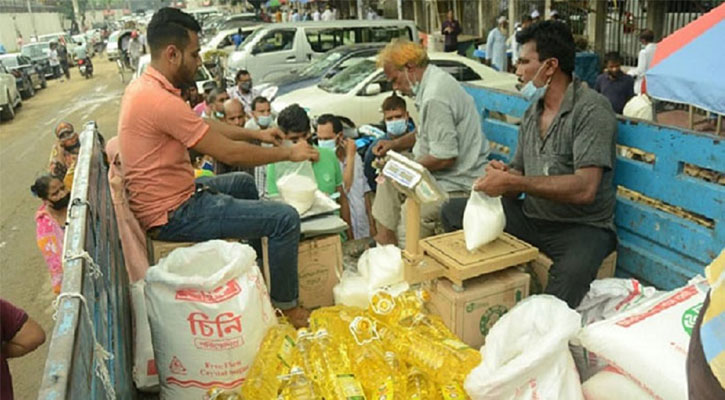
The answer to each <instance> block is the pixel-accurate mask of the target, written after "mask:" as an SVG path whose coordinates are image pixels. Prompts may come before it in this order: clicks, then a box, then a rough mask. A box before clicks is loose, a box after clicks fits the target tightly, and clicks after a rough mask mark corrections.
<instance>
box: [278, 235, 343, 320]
mask: <svg viewBox="0 0 725 400" xmlns="http://www.w3.org/2000/svg"><path fill="white" fill-rule="evenodd" d="M297 275H298V276H299V282H300V304H301V305H302V306H303V307H305V308H317V307H327V306H331V305H333V304H334V303H335V299H334V297H333V295H332V288H334V287H335V285H337V284H338V283H339V282H340V276H341V275H342V242H341V241H340V235H329V236H322V237H317V238H313V239H308V240H304V241H302V242H300V250H299V263H298V267H297ZM272 284H273V285H274V283H272Z"/></svg>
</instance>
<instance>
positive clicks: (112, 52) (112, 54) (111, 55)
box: [106, 29, 130, 61]
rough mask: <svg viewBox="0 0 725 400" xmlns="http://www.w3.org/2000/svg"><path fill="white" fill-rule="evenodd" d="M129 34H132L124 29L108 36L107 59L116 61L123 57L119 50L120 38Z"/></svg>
mask: <svg viewBox="0 0 725 400" xmlns="http://www.w3.org/2000/svg"><path fill="white" fill-rule="evenodd" d="M128 32H130V30H128V29H122V30H118V31H114V32H113V33H111V34H110V35H109V36H108V44H107V45H106V57H108V61H114V60H116V59H117V58H118V57H119V56H120V55H121V51H120V49H119V48H118V38H120V37H121V35H122V34H124V33H128Z"/></svg>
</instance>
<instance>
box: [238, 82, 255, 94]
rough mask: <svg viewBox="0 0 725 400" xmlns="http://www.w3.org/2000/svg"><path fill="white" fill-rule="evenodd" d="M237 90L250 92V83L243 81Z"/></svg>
mask: <svg viewBox="0 0 725 400" xmlns="http://www.w3.org/2000/svg"><path fill="white" fill-rule="evenodd" d="M239 89H241V90H243V91H245V92H248V91H250V90H252V81H244V82H242V83H240V84H239Z"/></svg>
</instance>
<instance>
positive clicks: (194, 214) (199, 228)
mask: <svg viewBox="0 0 725 400" xmlns="http://www.w3.org/2000/svg"><path fill="white" fill-rule="evenodd" d="M196 182H197V186H199V187H202V186H203V187H206V188H204V189H201V190H200V189H197V191H196V192H195V193H194V195H193V196H191V197H190V198H189V200H187V201H186V202H184V203H183V204H182V205H181V206H180V207H179V208H177V209H176V210H175V211H173V212H172V213H170V214H169V222H167V223H166V225H163V226H162V227H160V229H159V231H158V235H157V239H158V240H164V241H170V242H201V241H206V240H211V239H245V240H250V241H253V242H256V245H255V244H253V247H255V249H256V250H257V251H258V252H257V254H261V253H259V245H258V243H259V239H261V238H262V237H264V236H267V237H268V238H269V269H270V271H269V273H270V275H271V277H270V282H271V285H272V287H271V288H270V296H271V297H272V303H273V304H274V306H275V307H277V308H280V309H282V310H286V309H290V308H293V307H296V306H297V297H298V295H299V293H298V291H299V288H298V282H297V252H298V246H299V240H300V216H299V214H298V213H297V211H296V210H295V209H294V208H292V207H291V206H288V205H286V204H282V203H278V202H273V201H261V200H259V195H258V194H257V186H256V185H255V183H254V178H252V176H251V175H249V174H247V173H245V172H232V173H228V174H224V175H220V176H207V177H200V178H198V179H197V180H196Z"/></svg>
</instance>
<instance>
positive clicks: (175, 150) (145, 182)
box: [118, 66, 209, 230]
mask: <svg viewBox="0 0 725 400" xmlns="http://www.w3.org/2000/svg"><path fill="white" fill-rule="evenodd" d="M208 131H209V125H207V124H206V123H205V122H204V120H202V119H201V118H200V117H199V116H198V115H196V113H194V111H193V110H192V109H191V108H190V107H189V105H188V104H186V103H185V102H184V100H183V99H182V98H181V91H180V90H179V89H177V88H175V87H174V86H173V85H172V84H171V83H170V82H169V81H168V79H166V77H164V76H163V75H162V74H161V73H160V72H158V71H157V70H155V69H154V68H153V67H151V66H149V67H148V68H147V69H146V71H145V72H144V74H143V75H141V76H140V77H139V78H138V79H136V80H135V81H133V82H131V83H130V84H129V85H128V87H127V88H126V91H125V93H124V95H123V99H122V100H121V114H120V119H119V121H118V137H119V143H120V149H121V159H122V160H123V164H124V166H123V169H124V182H125V186H126V191H127V192H128V201H129V206H130V207H131V211H133V213H134V215H135V216H136V218H137V219H138V221H139V222H140V223H141V226H142V227H143V228H144V229H146V230H148V229H149V228H152V227H155V226H161V225H165V224H166V223H167V222H168V213H169V212H171V211H174V210H176V209H177V208H179V206H181V204H183V203H184V202H185V201H186V200H188V199H189V197H191V195H192V194H193V193H194V169H193V167H192V166H191V161H190V160H189V152H188V148H191V147H194V146H196V144H197V143H199V141H200V140H201V139H202V138H203V137H204V135H205V134H206V133H207V132H208Z"/></svg>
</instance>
